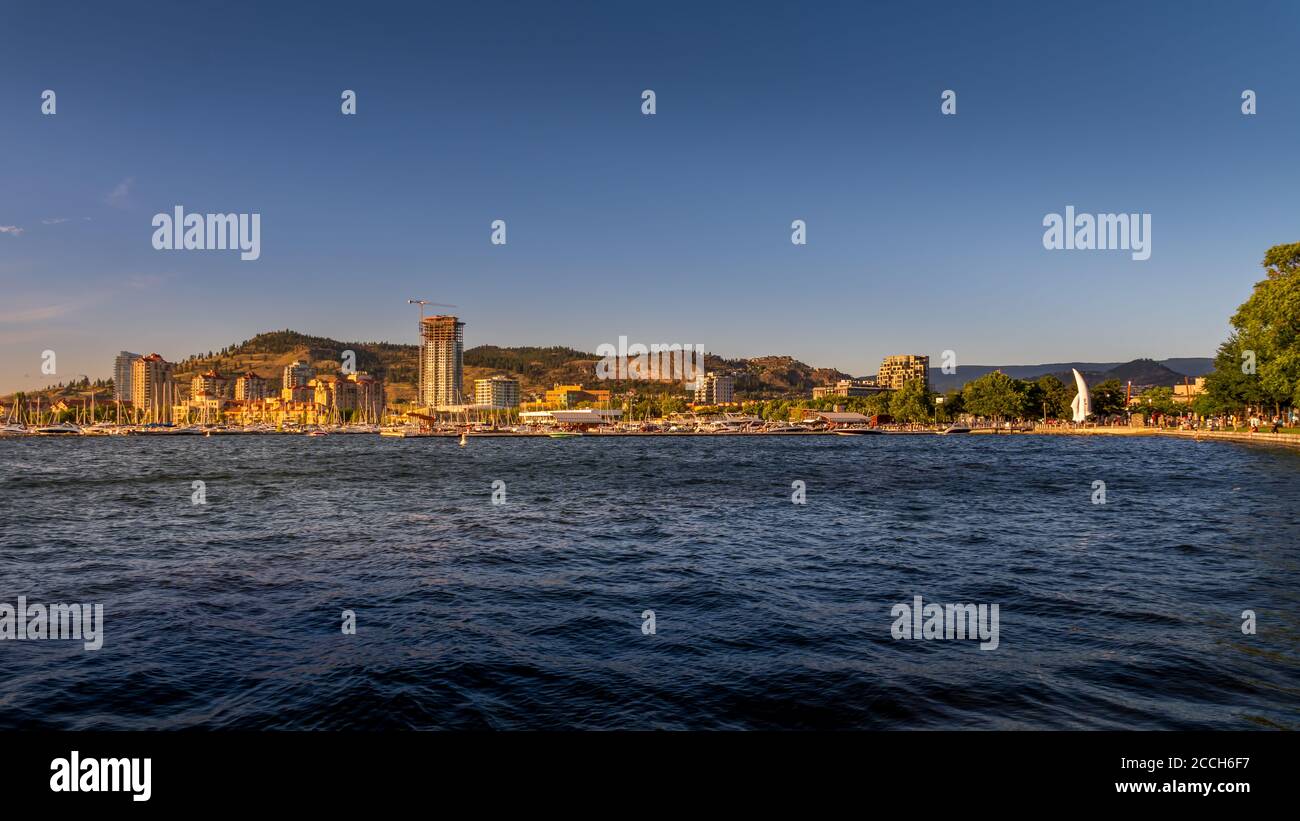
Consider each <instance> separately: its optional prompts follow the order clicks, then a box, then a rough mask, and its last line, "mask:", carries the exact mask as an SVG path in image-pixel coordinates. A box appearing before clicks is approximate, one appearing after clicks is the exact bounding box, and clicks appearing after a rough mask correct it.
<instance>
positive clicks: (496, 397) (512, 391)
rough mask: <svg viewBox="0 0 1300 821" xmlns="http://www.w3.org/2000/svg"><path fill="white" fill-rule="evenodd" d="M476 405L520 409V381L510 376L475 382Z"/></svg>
mask: <svg viewBox="0 0 1300 821" xmlns="http://www.w3.org/2000/svg"><path fill="white" fill-rule="evenodd" d="M474 404H476V405H491V406H492V407H494V408H517V407H519V380H518V379H515V378H513V377H510V376H493V377H491V378H489V379H476V380H474Z"/></svg>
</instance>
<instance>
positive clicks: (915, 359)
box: [876, 354, 930, 390]
mask: <svg viewBox="0 0 1300 821" xmlns="http://www.w3.org/2000/svg"><path fill="white" fill-rule="evenodd" d="M913 379H922V380H924V381H925V387H926V389H927V390H928V389H929V387H930V357H928V356H918V355H916V354H900V355H898V356H887V357H885V359H884V361H882V362H881V363H880V373H878V374H876V384H877V385H879V386H880V387H882V388H890V389H891V390H898V389H899V388H901V387H903V385H904V384H906V383H908V382H911V381H912V380H913Z"/></svg>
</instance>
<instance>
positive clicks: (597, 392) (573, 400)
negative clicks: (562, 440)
mask: <svg viewBox="0 0 1300 821" xmlns="http://www.w3.org/2000/svg"><path fill="white" fill-rule="evenodd" d="M610 397H611V393H610V391H608V390H604V389H599V388H584V387H583V386H582V385H556V386H555V387H553V388H551V389H550V390H548V391H547V392H546V394H545V396H544V397H543V399H542V401H541V402H529V403H527V407H529V408H531V409H533V410H568V409H570V408H575V407H577V406H578V405H579V404H581V403H583V402H589V403H592V404H603V403H607V402H609V401H610Z"/></svg>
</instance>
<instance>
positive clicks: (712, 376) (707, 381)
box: [695, 373, 736, 405]
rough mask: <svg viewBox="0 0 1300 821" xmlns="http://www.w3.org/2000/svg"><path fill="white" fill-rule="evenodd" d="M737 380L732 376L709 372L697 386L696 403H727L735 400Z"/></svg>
mask: <svg viewBox="0 0 1300 821" xmlns="http://www.w3.org/2000/svg"><path fill="white" fill-rule="evenodd" d="M735 395H736V390H735V380H733V379H732V378H731V377H730V376H720V375H718V374H716V373H707V374H705V375H704V377H703V378H702V379H701V380H700V381H699V383H698V385H697V387H696V388H695V404H697V405H725V404H728V403H730V402H734V401H735Z"/></svg>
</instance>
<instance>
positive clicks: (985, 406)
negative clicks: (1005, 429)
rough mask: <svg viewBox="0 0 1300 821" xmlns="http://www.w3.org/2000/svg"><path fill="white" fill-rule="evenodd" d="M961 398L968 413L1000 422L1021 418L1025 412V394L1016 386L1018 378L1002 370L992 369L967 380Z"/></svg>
mask: <svg viewBox="0 0 1300 821" xmlns="http://www.w3.org/2000/svg"><path fill="white" fill-rule="evenodd" d="M961 398H962V404H963V405H965V408H966V412H967V413H973V414H975V415H976V416H984V417H988V418H989V419H993V420H995V421H999V422H1000V421H1002V420H1004V419H1019V418H1021V416H1022V415H1023V412H1024V407H1023V395H1022V394H1021V393H1020V391H1019V389H1018V388H1017V387H1016V380H1014V379H1012V378H1011V377H1009V376H1007V375H1006V374H1005V373H1003V372H1002V371H990V372H989V373H986V374H984V375H983V376H981V377H980V378H979V379H975V380H973V381H971V382H967V383H966V386H965V387H964V388H962V391H961Z"/></svg>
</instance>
